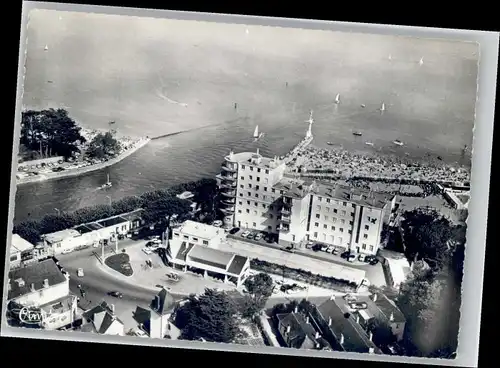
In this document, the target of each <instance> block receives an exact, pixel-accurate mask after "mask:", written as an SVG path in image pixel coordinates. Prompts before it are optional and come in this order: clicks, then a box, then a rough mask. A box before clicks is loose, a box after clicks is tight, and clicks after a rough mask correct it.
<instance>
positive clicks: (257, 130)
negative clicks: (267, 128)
mask: <svg viewBox="0 0 500 368" xmlns="http://www.w3.org/2000/svg"><path fill="white" fill-rule="evenodd" d="M263 135H264V133H259V126H258V125H256V126H255V130H254V131H253V138H254V141H258V140H259V139H260V138H262V136H263Z"/></svg>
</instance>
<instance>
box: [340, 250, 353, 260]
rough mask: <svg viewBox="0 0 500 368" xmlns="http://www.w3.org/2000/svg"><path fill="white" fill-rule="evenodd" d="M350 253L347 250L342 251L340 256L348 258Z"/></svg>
mask: <svg viewBox="0 0 500 368" xmlns="http://www.w3.org/2000/svg"><path fill="white" fill-rule="evenodd" d="M350 255H351V252H349V251H348V250H347V251H345V252H343V253H342V254H341V255H340V256H341V257H342V258H344V259H348V258H349V256H350Z"/></svg>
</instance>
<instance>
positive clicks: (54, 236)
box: [44, 229, 80, 244]
mask: <svg viewBox="0 0 500 368" xmlns="http://www.w3.org/2000/svg"><path fill="white" fill-rule="evenodd" d="M76 236H80V233H79V232H78V231H76V230H75V229H65V230H61V231H56V232H55V233H51V234H45V235H44V238H45V241H46V242H47V243H49V244H54V243H59V242H60V241H63V240H64V239H68V238H74V237H76Z"/></svg>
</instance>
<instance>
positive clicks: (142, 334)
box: [134, 329, 148, 337]
mask: <svg viewBox="0 0 500 368" xmlns="http://www.w3.org/2000/svg"><path fill="white" fill-rule="evenodd" d="M134 334H135V336H137V337H148V335H147V333H145V332H144V331H143V330H139V329H137V330H135V331H134Z"/></svg>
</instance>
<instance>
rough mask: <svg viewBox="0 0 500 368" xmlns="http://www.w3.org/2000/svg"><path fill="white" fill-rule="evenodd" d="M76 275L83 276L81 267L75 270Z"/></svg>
mask: <svg viewBox="0 0 500 368" xmlns="http://www.w3.org/2000/svg"><path fill="white" fill-rule="evenodd" d="M76 275H77V276H78V277H83V276H84V275H85V274H84V273H83V268H79V269H78V270H77V271H76Z"/></svg>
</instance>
